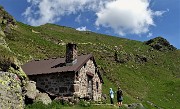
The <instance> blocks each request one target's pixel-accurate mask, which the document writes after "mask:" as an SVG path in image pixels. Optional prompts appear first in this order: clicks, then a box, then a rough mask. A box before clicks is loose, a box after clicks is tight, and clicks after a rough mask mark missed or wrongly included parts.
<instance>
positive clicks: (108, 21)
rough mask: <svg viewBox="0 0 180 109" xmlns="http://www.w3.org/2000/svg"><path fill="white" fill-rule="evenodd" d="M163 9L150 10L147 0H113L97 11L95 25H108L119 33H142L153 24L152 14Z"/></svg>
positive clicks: (161, 12) (154, 14)
mask: <svg viewBox="0 0 180 109" xmlns="http://www.w3.org/2000/svg"><path fill="white" fill-rule="evenodd" d="M163 13H164V11H156V12H154V11H152V10H151V9H150V8H149V0H113V1H111V2H108V3H106V5H105V6H104V7H103V8H102V9H101V10H100V11H98V12H97V13H96V14H97V20H96V25H97V26H103V27H110V28H112V29H113V30H114V32H115V33H117V34H119V35H122V36H124V35H126V34H143V33H147V32H148V31H149V27H150V26H154V25H155V23H154V21H153V17H154V16H161V15H162V14H163Z"/></svg>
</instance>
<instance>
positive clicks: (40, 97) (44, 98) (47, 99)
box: [35, 93, 52, 105]
mask: <svg viewBox="0 0 180 109" xmlns="http://www.w3.org/2000/svg"><path fill="white" fill-rule="evenodd" d="M35 101H40V102H42V103H43V104H46V105H47V104H49V103H51V102H52V100H51V98H50V97H49V96H48V94H47V93H37V96H36V99H35Z"/></svg>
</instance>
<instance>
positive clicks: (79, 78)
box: [75, 60, 102, 101]
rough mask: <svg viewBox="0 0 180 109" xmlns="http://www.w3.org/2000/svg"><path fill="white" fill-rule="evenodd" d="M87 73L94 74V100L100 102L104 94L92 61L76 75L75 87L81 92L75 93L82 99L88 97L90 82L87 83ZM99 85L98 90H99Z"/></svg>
mask: <svg viewBox="0 0 180 109" xmlns="http://www.w3.org/2000/svg"><path fill="white" fill-rule="evenodd" d="M87 73H90V74H93V76H92V82H93V88H92V89H93V92H92V94H93V98H92V99H93V100H95V101H98V100H100V99H101V94H102V83H101V82H100V78H99V77H98V74H97V72H96V70H95V65H94V63H93V61H92V60H88V62H87V63H86V64H85V65H84V66H83V67H82V68H81V69H80V71H79V72H77V73H76V79H75V83H76V84H75V86H76V88H77V89H78V88H79V90H78V91H76V92H75V94H76V95H78V96H79V97H81V98H84V97H87V96H88V93H87V92H88V89H87V87H88V86H87V85H88V81H87V77H88V75H87ZM97 84H98V88H97ZM76 88H75V89H76Z"/></svg>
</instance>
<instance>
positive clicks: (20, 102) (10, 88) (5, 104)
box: [0, 71, 24, 109]
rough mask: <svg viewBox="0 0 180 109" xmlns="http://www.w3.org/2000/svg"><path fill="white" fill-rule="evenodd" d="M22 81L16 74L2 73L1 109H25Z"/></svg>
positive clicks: (0, 78)
mask: <svg viewBox="0 0 180 109" xmlns="http://www.w3.org/2000/svg"><path fill="white" fill-rule="evenodd" d="M23 108H24V99H23V94H22V88H21V80H20V79H19V77H18V76H17V75H16V74H13V73H9V72H2V71H0V109H23Z"/></svg>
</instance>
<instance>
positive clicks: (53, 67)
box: [22, 54, 96, 75]
mask: <svg viewBox="0 0 180 109" xmlns="http://www.w3.org/2000/svg"><path fill="white" fill-rule="evenodd" d="M90 58H92V59H93V61H94V57H93V56H92V54H88V55H81V56H78V57H77V63H76V64H74V65H72V66H66V65H65V58H50V59H44V60H33V61H30V62H27V63H26V64H24V65H23V66H22V69H23V71H24V72H25V73H26V74H27V75H38V74H49V73H60V72H77V71H79V70H80V69H81V68H82V66H83V65H84V64H85V63H86V62H87V61H88V60H89V59H90ZM94 62H95V61H94ZM95 66H96V63H95Z"/></svg>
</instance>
